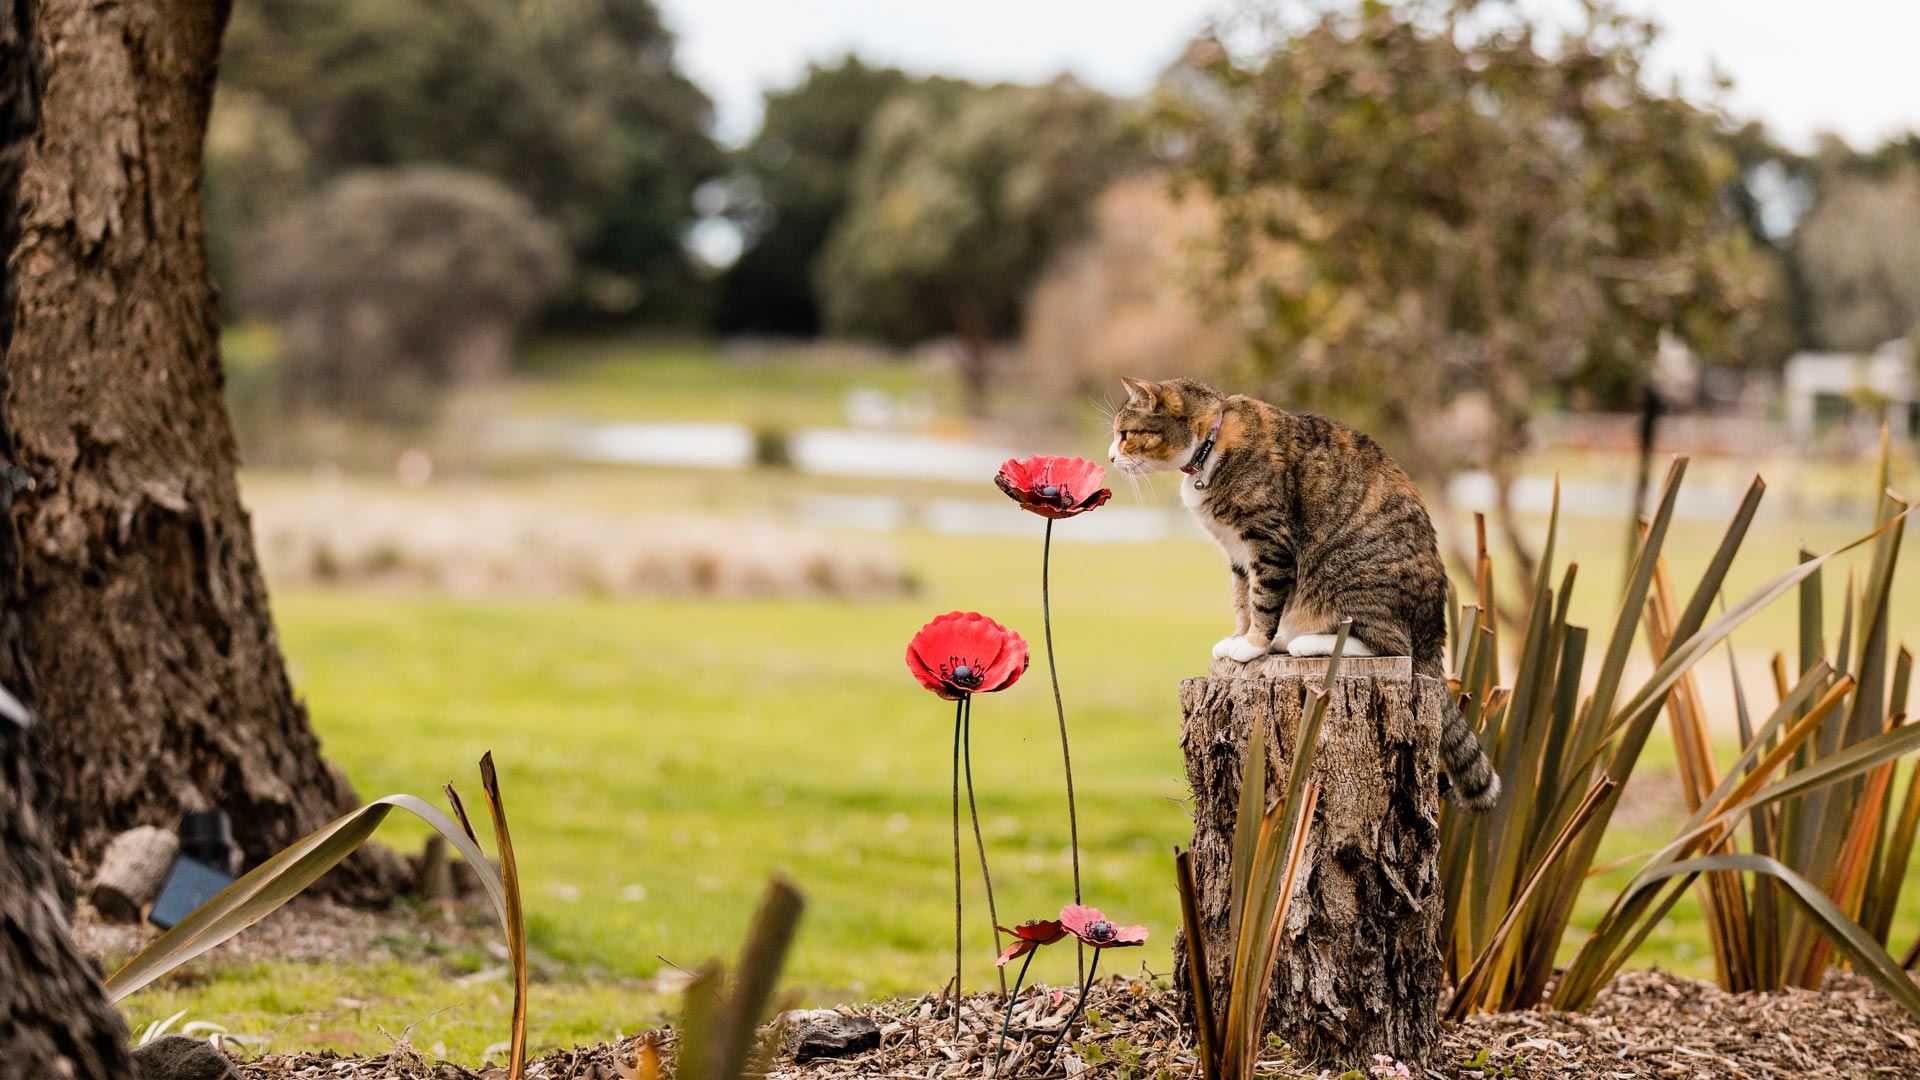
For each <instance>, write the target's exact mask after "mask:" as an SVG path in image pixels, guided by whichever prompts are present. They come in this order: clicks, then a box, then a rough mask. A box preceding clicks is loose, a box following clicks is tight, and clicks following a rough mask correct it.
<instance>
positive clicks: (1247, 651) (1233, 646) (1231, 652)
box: [1219, 636, 1270, 664]
mask: <svg viewBox="0 0 1920 1080" xmlns="http://www.w3.org/2000/svg"><path fill="white" fill-rule="evenodd" d="M1220 644H1221V645H1223V646H1225V647H1226V651H1225V652H1223V653H1221V654H1219V655H1221V656H1224V657H1226V658H1227V659H1229V660H1238V661H1240V662H1241V663H1243V664H1244V663H1246V662H1247V661H1249V660H1258V659H1259V658H1261V657H1263V656H1265V655H1267V650H1268V649H1269V648H1270V646H1269V645H1268V644H1267V643H1266V642H1264V641H1263V642H1258V643H1256V642H1253V641H1249V640H1247V638H1246V637H1245V636H1240V637H1230V638H1228V639H1227V640H1225V641H1223V642H1221V643H1220Z"/></svg>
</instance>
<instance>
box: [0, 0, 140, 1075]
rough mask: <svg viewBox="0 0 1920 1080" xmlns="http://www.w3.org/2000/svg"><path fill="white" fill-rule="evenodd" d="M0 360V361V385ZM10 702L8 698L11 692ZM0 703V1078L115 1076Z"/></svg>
mask: <svg viewBox="0 0 1920 1080" xmlns="http://www.w3.org/2000/svg"><path fill="white" fill-rule="evenodd" d="M34 14H35V6H34V0H8V2H7V5H6V11H5V13H4V14H3V15H0V263H4V262H5V261H6V256H7V254H8V253H10V252H11V251H12V250H13V243H14V239H15V238H16V237H17V236H18V234H19V229H18V226H19V217H20V214H19V209H20V208H19V203H18V201H17V192H18V188H19V179H20V165H21V161H22V159H23V156H24V153H25V148H26V142H27V140H28V139H30V138H31V137H32V134H33V130H34V124H35V120H36V117H37V112H38V110H37V104H38V100H39V94H38V79H39V71H40V64H39V56H38V54H37V52H36V50H35V48H34V34H33V26H34ZM13 293H14V279H13V274H12V272H11V270H10V269H9V270H8V272H7V273H6V274H5V275H4V279H0V350H4V349H5V348H6V346H7V341H8V339H9V337H10V336H11V330H12V326H13V318H12V316H13V303H12V301H13ZM5 379H6V376H5V372H4V371H0V390H4V387H5V385H6V383H5ZM12 463H13V438H12V436H11V435H10V434H9V432H8V430H7V422H6V414H5V410H3V409H0V506H4V504H5V503H6V502H7V501H8V500H9V499H10V497H11V495H12V488H11V486H10V484H9V483H8V481H9V479H10V478H11V477H12V475H13V470H12ZM19 586H20V538H19V536H18V534H16V533H15V532H14V529H13V523H12V521H11V520H9V519H7V518H5V517H4V516H0V686H4V687H5V688H6V689H7V691H8V692H9V693H10V694H11V695H13V697H14V698H15V699H16V700H17V701H20V702H26V703H31V702H32V700H33V684H32V680H31V679H30V678H29V674H28V669H27V663H26V649H25V645H24V642H23V638H22V634H21V627H20V615H19V608H18V605H17V603H16V601H17V600H18V597H19V592H20V587H19ZM9 704H12V703H11V702H9ZM5 712H6V714H5V715H0V1078H4V1080H16V1078H18V1080H28V1078H32V1080H39V1078H41V1077H49V1076H56V1077H68V1078H71V1080H120V1078H123V1077H130V1076H133V1075H134V1068H133V1060H132V1056H131V1055H130V1054H129V1053H128V1051H127V1029H126V1024H125V1023H124V1022H122V1020H121V1019H120V1014H119V1013H117V1012H115V1011H114V1010H113V1007H112V1006H110V1005H108V1004H107V999H106V996H105V995H104V994H103V993H102V992H101V990H100V984H99V982H98V981H97V980H96V979H95V978H94V974H93V969H92V968H90V967H88V966H87V962H86V960H85V959H84V958H82V957H81V956H80V954H79V952H78V951H77V950H75V949H74V947H73V944H72V938H71V935H70V934H69V930H68V926H67V922H66V912H67V910H68V907H69V900H68V898H67V896H66V895H65V891H66V890H65V888H63V886H64V885H65V884H66V882H65V880H64V879H63V877H62V874H63V873H64V872H65V867H64V865H63V864H62V863H61V860H60V856H59V854H58V852H57V851H56V850H55V848H54V844H53V836H52V835H51V834H50V833H49V832H48V831H47V828H46V825H45V823H44V822H42V821H41V819H40V816H39V815H38V814H37V813H36V812H35V810H34V806H35V803H36V798H35V791H34V784H33V774H32V771H31V770H30V769H29V768H28V766H27V757H26V753H25V750H26V730H25V729H23V728H22V727H21V722H22V721H23V720H24V719H25V714H24V713H21V712H16V711H15V710H14V709H7V710H6V711H5Z"/></svg>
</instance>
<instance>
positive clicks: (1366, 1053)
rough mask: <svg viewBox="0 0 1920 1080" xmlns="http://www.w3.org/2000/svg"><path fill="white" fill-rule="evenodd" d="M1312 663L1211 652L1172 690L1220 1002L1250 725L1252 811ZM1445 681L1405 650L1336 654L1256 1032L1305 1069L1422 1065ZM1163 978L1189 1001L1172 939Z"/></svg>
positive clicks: (1271, 785) (1273, 789) (1210, 968)
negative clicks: (1257, 742)
mask: <svg viewBox="0 0 1920 1080" xmlns="http://www.w3.org/2000/svg"><path fill="white" fill-rule="evenodd" d="M1326 667H1327V662H1326V660H1325V659H1320V658H1295V657H1290V656H1266V657H1262V658H1260V659H1259V660H1255V661H1252V662H1249V663H1245V664H1242V663H1238V662H1236V661H1232V660H1215V661H1214V662H1213V667H1212V674H1211V675H1209V676H1207V677H1205V678H1197V679H1187V680H1186V681H1184V682H1182V683H1181V684H1180V705H1181V709H1182V711H1183V713H1184V715H1185V722H1184V725H1183V727H1182V730H1181V735H1180V745H1181V750H1182V751H1183V752H1184V753H1185V755H1186V761H1187V781H1188V783H1189V784H1190V786H1191V788H1192V791H1193V819H1194V820H1193V860H1194V878H1195V881H1196V883H1197V884H1198V886H1199V891H1200V896H1199V900H1200V922H1201V927H1202V936H1203V937H1204V938H1205V952H1204V955H1205V957H1206V967H1207V976H1208V978H1209V980H1210V983H1209V985H1210V987H1211V989H1212V994H1213V1001H1214V1003H1215V1008H1216V1009H1217V1010H1220V1011H1221V1014H1222V1016H1223V1017H1224V1009H1225V1006H1226V1001H1227V993H1228V987H1229V983H1228V975H1229V973H1230V971H1231V968H1232V929H1231V927H1230V926H1229V925H1228V906H1229V902H1230V899H1229V892H1230V882H1231V881H1232V861H1233V832H1234V817H1235V813H1236V810H1237V803H1238V800H1239V798H1240V773H1241V768H1242V766H1243V764H1244V763H1245V761H1246V750H1247V737H1248V734H1249V733H1250V732H1251V731H1252V725H1254V724H1256V723H1258V724H1266V725H1268V727H1267V747H1268V754H1269V757H1268V771H1267V785H1268V788H1267V791H1268V794H1267V798H1268V805H1272V801H1273V800H1275V799H1277V798H1279V796H1280V794H1281V792H1282V790H1283V787H1284V785H1285V783H1286V777H1287V774H1288V772H1289V771H1290V770H1291V768H1292V764H1293V763H1292V758H1293V741H1294V738H1295V737H1296V735H1297V733H1298V731H1299V728H1300V722H1301V720H1302V718H1303V717H1304V715H1305V711H1306V707H1307V705H1308V697H1307V694H1308V691H1309V690H1310V689H1312V688H1317V687H1319V686H1321V685H1322V684H1323V682H1324V678H1325V674H1326ZM1446 694H1447V688H1446V686H1445V685H1443V684H1442V683H1440V682H1439V681H1438V680H1436V679H1432V678H1428V677H1425V676H1422V677H1419V678H1416V677H1414V675H1413V665H1412V661H1411V660H1409V659H1407V658H1405V657H1363V658H1348V659H1344V660H1342V661H1341V665H1340V677H1339V679H1338V680H1336V685H1335V687H1334V688H1333V690H1332V692H1331V698H1330V700H1329V701H1328V705H1327V714H1326V719H1325V722H1324V724H1323V726H1322V728H1321V733H1320V743H1319V747H1318V749H1317V750H1316V752H1315V756H1314V763H1313V772H1312V775H1313V777H1314V778H1315V779H1317V780H1318V781H1319V784H1320V801H1319V805H1318V808H1317V809H1316V810H1315V812H1314V816H1313V824H1312V827H1311V829H1310V831H1309V834H1308V838H1307V843H1306V850H1305V857H1304V858H1305V868H1304V870H1303V872H1302V880H1301V883H1300V884H1299V886H1298V887H1297V889H1296V891H1295V893H1294V896H1293V901H1292V907H1291V908H1290V909H1289V910H1288V913H1287V921H1286V926H1285V930H1284V934H1283V940H1282V942H1281V945H1280V949H1279V960H1278V963H1277V964H1276V965H1275V968H1274V979H1273V985H1272V987H1271V988H1270V997H1269V1001H1268V1006H1267V1015H1266V1023H1267V1030H1268V1031H1270V1032H1273V1033H1276V1034H1278V1035H1279V1036H1280V1037H1281V1038H1282V1039H1284V1040H1285V1041H1286V1042H1287V1044H1288V1045H1289V1046H1290V1047H1292V1048H1293V1050H1294V1051H1295V1052H1296V1053H1298V1054H1300V1055H1302V1056H1303V1057H1304V1058H1305V1059H1307V1060H1310V1061H1313V1062H1316V1063H1322V1064H1327V1063H1335V1062H1337V1063H1339V1064H1340V1065H1341V1066H1342V1067H1351V1066H1365V1065H1369V1064H1371V1063H1372V1059H1373V1055H1375V1054H1390V1055H1392V1056H1393V1057H1394V1058H1396V1059H1398V1060H1401V1061H1405V1062H1408V1063H1410V1064H1423V1063H1424V1062H1425V1061H1426V1058H1427V1053H1428V1051H1429V1049H1430V1048H1431V1047H1432V1046H1433V1045H1434V1042H1435V1039H1436V1037H1437V1035H1438V1033H1439V996H1440V988H1441V981H1442V978H1443V975H1442V963H1441V956H1440V916H1441V905H1442V903H1443V897H1442V895H1441V891H1440V872H1439V858H1440V828H1439V824H1438V820H1437V819H1438V815H1439V812H1440V768H1441V766H1440V728H1441V718H1442V716H1444V715H1445V710H1446V709H1447V708H1448V707H1449V704H1448V702H1447V699H1446V696H1445V695H1446ZM1174 958H1175V961H1174V979H1175V983H1176V985H1177V986H1178V987H1179V989H1180V992H1181V994H1182V995H1183V996H1184V997H1185V998H1186V1000H1187V1005H1186V1008H1187V1009H1189V1010H1191V1008H1192V998H1191V994H1190V992H1189V986H1190V983H1189V981H1188V980H1189V979H1190V978H1191V977H1192V973H1191V972H1189V971H1188V970H1187V968H1188V964H1187V953H1186V947H1185V945H1184V941H1181V942H1176V944H1175V947H1174Z"/></svg>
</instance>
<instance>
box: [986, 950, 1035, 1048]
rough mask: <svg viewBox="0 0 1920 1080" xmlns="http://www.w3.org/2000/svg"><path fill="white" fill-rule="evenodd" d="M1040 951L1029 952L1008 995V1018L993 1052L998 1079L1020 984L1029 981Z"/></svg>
mask: <svg viewBox="0 0 1920 1080" xmlns="http://www.w3.org/2000/svg"><path fill="white" fill-rule="evenodd" d="M1039 951H1040V950H1039V949H1038V948H1034V949H1029V950H1028V951H1027V958H1026V959H1025V960H1023V961H1021V963H1020V974H1019V976H1018V977H1016V978H1015V979H1014V980H1013V993H1011V994H1008V995H1007V1018H1006V1019H1005V1020H1002V1021H1000V1045H999V1047H998V1048H997V1049H995V1050H994V1052H993V1075H994V1076H996V1077H997V1076H999V1075H1000V1059H1001V1057H1003V1056H1005V1054H1006V1052H1007V1030H1008V1029H1009V1028H1011V1027H1013V1003H1014V1002H1015V1001H1017V1000H1019V998H1020V984H1022V983H1024V982H1026V981H1027V969H1028V968H1029V967H1032V966H1033V954H1034V953H1037V952H1039ZM1001 970H1002V971H1004V970H1006V969H1005V968H1002V969H1001Z"/></svg>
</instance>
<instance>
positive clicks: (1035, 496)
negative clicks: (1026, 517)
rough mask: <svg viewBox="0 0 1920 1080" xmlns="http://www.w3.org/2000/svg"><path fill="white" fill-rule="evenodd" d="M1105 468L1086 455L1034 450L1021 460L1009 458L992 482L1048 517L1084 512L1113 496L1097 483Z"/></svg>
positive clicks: (1036, 511) (1101, 478) (1066, 516)
mask: <svg viewBox="0 0 1920 1080" xmlns="http://www.w3.org/2000/svg"><path fill="white" fill-rule="evenodd" d="M1106 478H1107V470H1106V469H1104V468H1102V467H1100V466H1098V465H1095V464H1094V463H1093V462H1091V461H1088V460H1087V459H1085V458H1077V457H1052V456H1049V455H1046V454H1036V455H1034V456H1033V457H1030V458H1027V459H1026V460H1024V461H1022V460H1020V459H1018V458H1010V459H1008V460H1007V463H1006V464H1004V465H1002V466H1000V475H998V476H996V477H994V478H993V482H994V483H996V484H999V485H1000V490H1001V491H1004V492H1006V493H1007V497H1008V498H1010V499H1012V500H1013V501H1014V502H1017V503H1019V504H1020V505H1021V506H1023V507H1025V508H1026V509H1028V510H1031V511H1033V512H1034V513H1036V514H1039V515H1040V516H1041V517H1048V518H1069V517H1072V516H1074V515H1075V514H1084V513H1086V512H1087V511H1088V510H1091V509H1093V508H1094V507H1096V506H1099V505H1101V504H1102V503H1104V502H1106V501H1107V500H1108V499H1110V498H1112V497H1113V492H1111V491H1109V490H1107V489H1106V488H1103V487H1101V486H1100V481H1102V480H1105V479H1106Z"/></svg>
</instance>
